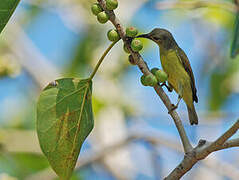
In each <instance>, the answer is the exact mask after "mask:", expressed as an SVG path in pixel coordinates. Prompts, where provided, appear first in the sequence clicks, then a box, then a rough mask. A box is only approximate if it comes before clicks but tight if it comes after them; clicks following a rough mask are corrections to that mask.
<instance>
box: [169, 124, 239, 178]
mask: <svg viewBox="0 0 239 180" xmlns="http://www.w3.org/2000/svg"><path fill="white" fill-rule="evenodd" d="M238 129H239V120H237V121H236V122H235V123H234V124H233V125H232V126H231V127H230V128H229V129H228V130H227V131H226V132H225V133H224V134H223V135H222V136H220V137H219V138H218V139H217V140H215V141H214V142H212V143H209V142H207V141H205V140H200V141H199V143H198V145H197V146H196V147H195V148H194V149H193V150H192V151H191V152H189V153H188V154H186V155H185V156H184V159H183V160H182V162H181V163H180V164H179V165H178V166H177V167H176V168H175V169H174V170H173V171H172V172H171V173H170V174H169V175H168V176H167V177H166V178H165V180H174V179H180V178H181V177H182V176H183V175H184V174H185V173H186V172H188V171H189V170H190V169H191V168H192V167H193V166H194V165H195V164H196V163H197V162H198V161H200V160H202V159H205V158H206V157H207V156H208V155H209V154H210V153H212V152H215V151H218V150H222V149H225V148H226V147H228V148H230V147H235V146H236V145H238V144H237V143H238V139H237V140H229V141H227V140H228V139H229V138H231V137H232V136H233V135H234V134H235V133H236V132H237V130H238ZM228 143H229V144H228Z"/></svg>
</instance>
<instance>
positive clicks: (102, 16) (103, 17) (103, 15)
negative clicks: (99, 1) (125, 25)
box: [97, 12, 109, 24]
mask: <svg viewBox="0 0 239 180" xmlns="http://www.w3.org/2000/svg"><path fill="white" fill-rule="evenodd" d="M97 19H98V21H99V22H100V23H101V24H105V23H106V22H107V21H108V20H109V15H108V14H106V13H105V12H100V13H99V14H98V15H97Z"/></svg>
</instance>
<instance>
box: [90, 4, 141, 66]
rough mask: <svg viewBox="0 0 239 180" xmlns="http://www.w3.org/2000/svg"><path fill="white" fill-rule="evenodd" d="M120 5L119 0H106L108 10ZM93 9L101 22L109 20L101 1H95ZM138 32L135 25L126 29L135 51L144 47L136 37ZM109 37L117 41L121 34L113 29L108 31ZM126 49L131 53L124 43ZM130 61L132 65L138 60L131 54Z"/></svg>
mask: <svg viewBox="0 0 239 180" xmlns="http://www.w3.org/2000/svg"><path fill="white" fill-rule="evenodd" d="M117 7H118V1H117V0H106V10H108V11H113V10H115V9H116V8H117ZM91 11H92V13H93V14H94V15H96V16H97V19H98V21H99V22H100V23H102V24H104V23H106V22H107V21H108V20H109V15H108V14H107V13H106V12H105V11H104V9H103V8H102V7H101V5H100V4H99V3H94V4H93V5H92V6H91ZM137 34H138V30H137V29H136V28H134V27H128V28H127V29H126V36H127V37H129V38H131V39H132V40H131V41H130V47H131V49H132V50H133V51H134V52H139V51H141V50H142V49H143V43H142V42H141V41H140V40H139V39H135V38H136V36H137ZM107 37H108V39H109V40H110V41H112V42H116V41H118V40H120V35H119V33H118V32H117V30H116V29H111V30H109V31H108V33H107ZM124 50H125V52H126V53H130V51H129V49H128V47H126V45H125V44H124ZM129 62H130V63H131V64H132V65H136V62H135V61H134V59H133V57H132V56H131V55H130V56H129Z"/></svg>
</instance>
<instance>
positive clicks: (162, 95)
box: [98, 0, 192, 153]
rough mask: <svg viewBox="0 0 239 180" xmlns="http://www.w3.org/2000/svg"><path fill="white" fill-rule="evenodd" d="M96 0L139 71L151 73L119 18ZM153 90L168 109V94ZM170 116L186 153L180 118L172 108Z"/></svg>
mask: <svg viewBox="0 0 239 180" xmlns="http://www.w3.org/2000/svg"><path fill="white" fill-rule="evenodd" d="M98 2H99V3H100V5H101V6H102V7H103V9H104V10H105V12H106V13H107V14H108V15H109V17H110V21H111V22H112V24H113V25H114V26H115V28H116V29H117V31H118V32H119V35H120V37H121V39H122V40H123V41H124V43H125V45H126V47H127V48H128V49H129V50H130V54H131V55H132V56H133V58H134V60H135V61H136V62H137V66H138V67H139V69H140V71H141V72H142V73H143V74H144V75H148V74H151V72H150V70H149V68H148V66H147V64H146V62H145V61H144V60H143V58H142V56H141V55H140V54H139V53H137V52H134V51H132V49H131V47H130V44H129V43H128V42H127V38H126V35H125V30H124V29H125V28H124V27H123V26H122V24H121V23H120V21H119V19H118V18H117V17H116V16H115V14H114V12H113V11H108V10H107V9H106V4H105V1H104V0H98ZM154 89H155V92H156V93H157V94H158V96H159V97H160V98H161V100H162V101H163V103H164V105H165V106H166V107H167V109H168V111H170V110H171V109H172V108H173V106H172V103H171V102H170V100H169V98H168V96H167V95H166V93H165V92H164V91H163V88H162V87H161V86H159V85H156V86H155V87H154ZM170 115H171V117H172V118H173V120H174V123H175V124H176V127H177V130H178V132H179V135H180V138H181V141H182V144H183V148H184V152H185V153H188V152H190V151H191V150H192V145H191V143H190V141H189V139H188V137H187V134H186V132H185V129H184V127H183V125H182V122H181V119H180V118H179V116H178V114H177V112H176V111H175V110H174V111H172V112H171V113H170Z"/></svg>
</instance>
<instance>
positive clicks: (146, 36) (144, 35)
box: [137, 34, 151, 39]
mask: <svg viewBox="0 0 239 180" xmlns="http://www.w3.org/2000/svg"><path fill="white" fill-rule="evenodd" d="M137 38H147V39H151V38H150V36H149V34H141V35H138V36H137Z"/></svg>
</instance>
